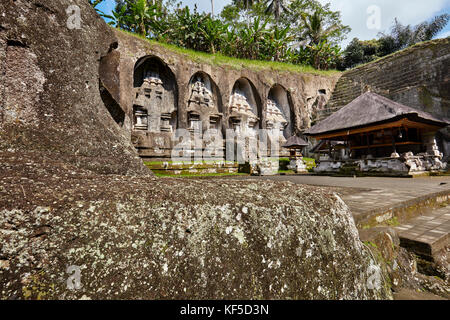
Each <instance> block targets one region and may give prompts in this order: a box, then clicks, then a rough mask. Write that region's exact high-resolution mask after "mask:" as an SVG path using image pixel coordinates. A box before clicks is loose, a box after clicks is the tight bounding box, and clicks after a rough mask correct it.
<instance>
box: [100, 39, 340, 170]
mask: <svg viewBox="0 0 450 320" xmlns="http://www.w3.org/2000/svg"><path fill="white" fill-rule="evenodd" d="M116 35H117V38H118V46H117V49H115V50H112V51H111V52H110V53H109V54H108V56H106V57H104V58H103V59H102V63H101V68H102V71H103V73H104V74H108V77H107V78H105V79H103V78H102V83H103V84H104V87H105V91H107V94H108V95H106V94H105V96H107V97H108V98H109V100H111V105H113V104H114V103H116V105H114V106H115V107H117V106H118V107H119V108H121V109H122V110H123V113H124V116H123V117H121V120H120V124H119V121H116V122H117V123H118V124H119V125H120V126H121V128H122V129H123V130H124V131H126V132H128V133H129V135H130V139H131V140H132V142H133V144H134V146H135V147H136V149H137V150H138V153H139V155H140V156H141V157H142V158H144V159H149V160H150V159H153V160H157V161H166V160H169V159H170V158H171V156H172V151H173V150H174V149H176V148H175V146H176V145H177V144H178V140H177V139H175V137H174V134H175V131H176V129H184V130H186V131H187V132H188V134H191V136H194V135H195V134H200V135H201V134H205V133H206V131H211V129H213V131H214V130H217V133H218V134H221V135H222V138H226V132H227V130H229V129H231V130H232V131H235V132H236V133H239V134H241V135H245V136H246V139H247V143H250V144H253V141H254V140H252V139H253V138H256V136H257V134H258V129H266V128H276V130H279V132H280V133H281V131H283V135H281V141H280V142H282V141H283V140H284V139H287V138H289V137H290V136H291V135H293V134H300V133H301V132H302V131H303V130H305V129H306V128H307V125H308V121H307V120H306V119H307V118H309V116H308V115H307V114H306V98H307V97H309V96H314V97H315V96H316V95H317V92H318V90H320V89H321V88H326V89H327V97H328V98H329V95H328V93H330V94H331V89H332V88H333V87H334V85H335V83H336V82H337V80H338V77H339V75H338V74H336V75H332V76H328V75H327V76H322V75H315V74H303V73H295V72H284V71H281V70H279V71H277V70H273V69H269V68H267V69H263V70H251V69H248V68H245V67H243V68H230V67H228V66H226V65H224V66H218V65H212V64H210V63H209V62H198V61H192V60H190V59H189V58H187V57H186V56H183V55H180V54H178V53H176V52H172V51H170V50H168V49H167V48H163V47H160V46H158V45H153V44H152V45H149V44H148V42H146V41H143V40H141V39H137V38H135V37H132V36H130V35H128V34H125V33H123V32H120V31H117V32H116ZM113 102H114V103H113ZM283 128H284V129H283ZM208 129H210V130H208ZM282 129H283V130H282ZM224 145H225V144H224ZM204 148H205V146H202V147H200V146H196V147H194V148H193V150H191V151H199V149H204ZM194 149H195V150H194ZM222 149H223V148H222ZM224 151H226V150H224Z"/></svg>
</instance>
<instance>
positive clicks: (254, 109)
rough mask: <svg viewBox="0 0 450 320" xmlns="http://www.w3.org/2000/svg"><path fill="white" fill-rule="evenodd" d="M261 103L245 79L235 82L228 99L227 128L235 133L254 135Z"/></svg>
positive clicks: (258, 122) (258, 120)
mask: <svg viewBox="0 0 450 320" xmlns="http://www.w3.org/2000/svg"><path fill="white" fill-rule="evenodd" d="M260 110H261V101H260V99H259V96H258V94H257V92H256V89H255V87H254V85H253V84H252V83H251V82H250V81H249V80H248V79H246V78H241V79H239V80H237V81H236V83H235V84H234V87H233V91H232V93H231V97H230V104H229V116H228V119H229V127H230V128H232V129H234V130H235V131H236V132H239V133H243V134H246V135H247V134H248V135H251V136H253V135H256V130H257V129H259V128H260V119H261V114H260V113H261V112H260Z"/></svg>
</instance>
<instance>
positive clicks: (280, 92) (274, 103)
mask: <svg viewBox="0 0 450 320" xmlns="http://www.w3.org/2000/svg"><path fill="white" fill-rule="evenodd" d="M291 110H292V101H291V98H290V96H289V93H288V92H287V90H286V89H285V88H283V87H282V86H281V85H274V86H273V87H272V88H271V89H270V91H269V96H268V99H267V110H266V127H267V129H269V130H272V129H273V130H279V131H280V138H281V139H282V140H284V142H285V141H286V140H287V139H289V138H290V137H291V136H292V133H293V121H292V111H291Z"/></svg>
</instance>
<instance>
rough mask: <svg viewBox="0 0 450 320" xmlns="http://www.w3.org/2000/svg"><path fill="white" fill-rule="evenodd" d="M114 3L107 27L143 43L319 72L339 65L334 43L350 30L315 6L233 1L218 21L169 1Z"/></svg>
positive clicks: (306, 0)
mask: <svg viewBox="0 0 450 320" xmlns="http://www.w3.org/2000/svg"><path fill="white" fill-rule="evenodd" d="M116 3H117V6H116V9H115V10H114V11H113V13H112V15H111V16H109V17H108V18H109V19H111V22H110V24H111V25H113V26H115V27H116V28H119V29H122V30H125V31H129V32H133V33H137V34H139V35H141V36H143V37H145V38H149V39H154V40H157V41H159V42H163V43H166V44H171V45H176V46H178V47H180V48H185V49H189V50H196V51H200V52H205V53H212V54H216V53H220V54H223V55H226V56H229V57H233V58H238V59H249V60H263V61H273V62H288V63H292V64H299V65H311V66H314V67H315V68H317V69H320V70H328V69H330V68H334V67H335V66H337V65H338V64H339V61H340V49H339V48H338V46H337V43H336V42H337V40H338V39H340V38H341V37H342V36H343V35H344V34H345V33H346V32H347V31H348V30H349V29H348V27H346V26H343V25H342V24H341V23H340V13H337V12H333V11H331V10H330V9H329V5H325V6H322V5H321V4H320V2H318V1H316V0H294V1H291V2H289V1H285V0H234V1H233V3H232V4H231V5H228V6H226V7H225V8H224V10H223V11H222V13H221V14H220V18H214V17H213V16H212V15H211V14H207V13H200V12H198V11H197V8H196V7H195V8H194V10H191V9H189V7H187V6H186V7H181V3H179V4H178V5H177V6H176V7H173V0H170V1H167V0H166V2H163V1H162V0H116ZM169 5H170V6H172V8H171V9H168V6H169ZM298 17H303V18H302V19H298ZM300 42H301V43H300Z"/></svg>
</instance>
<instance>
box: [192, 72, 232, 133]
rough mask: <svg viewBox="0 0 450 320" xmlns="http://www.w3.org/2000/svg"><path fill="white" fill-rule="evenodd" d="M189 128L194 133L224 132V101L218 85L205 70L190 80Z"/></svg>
mask: <svg viewBox="0 0 450 320" xmlns="http://www.w3.org/2000/svg"><path fill="white" fill-rule="evenodd" d="M187 119H188V128H189V131H191V132H192V133H194V132H199V131H200V128H202V131H203V132H204V131H206V130H208V129H209V130H217V132H222V120H223V113H222V103H221V101H220V92H219V88H218V86H217V85H216V84H215V82H214V81H213V80H212V79H211V77H210V76H209V75H208V74H206V73H204V72H197V73H195V74H194V75H193V76H192V78H191V80H190V81H189V100H188V106H187Z"/></svg>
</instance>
